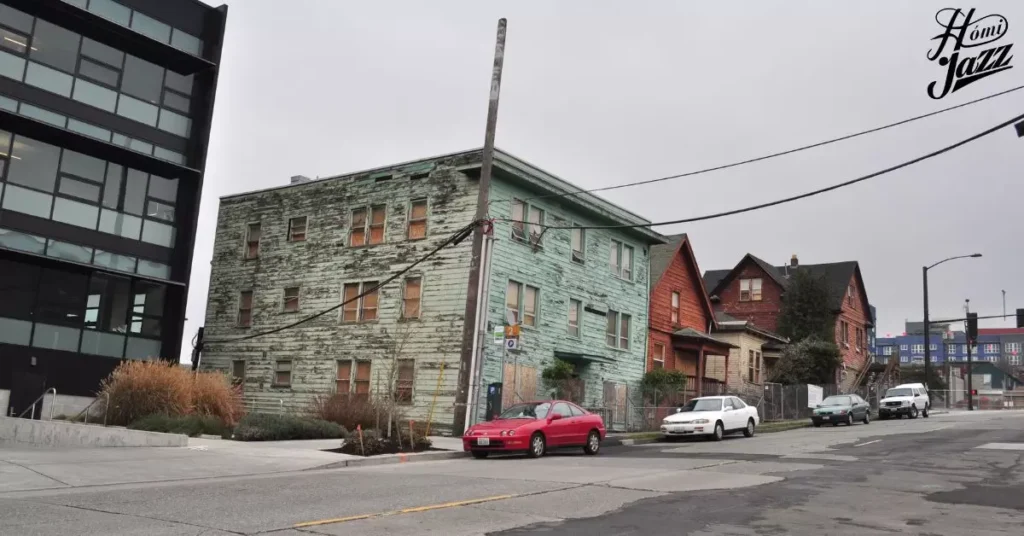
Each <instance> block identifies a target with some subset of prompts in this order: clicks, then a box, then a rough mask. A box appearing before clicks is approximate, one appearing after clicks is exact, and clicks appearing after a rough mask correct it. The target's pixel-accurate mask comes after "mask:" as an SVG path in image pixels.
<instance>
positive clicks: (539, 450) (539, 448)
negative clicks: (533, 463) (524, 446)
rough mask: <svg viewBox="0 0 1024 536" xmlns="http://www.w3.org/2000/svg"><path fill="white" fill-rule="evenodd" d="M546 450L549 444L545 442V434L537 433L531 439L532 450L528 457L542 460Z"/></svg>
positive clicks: (527, 452)
mask: <svg viewBox="0 0 1024 536" xmlns="http://www.w3.org/2000/svg"><path fill="white" fill-rule="evenodd" d="M546 448H547V444H546V443H545V442H544V434H542V433H540V432H537V433H535V434H533V437H531V438H530V450H528V451H526V455H527V456H529V457H531V458H540V457H541V456H543V455H544V450H545V449H546Z"/></svg>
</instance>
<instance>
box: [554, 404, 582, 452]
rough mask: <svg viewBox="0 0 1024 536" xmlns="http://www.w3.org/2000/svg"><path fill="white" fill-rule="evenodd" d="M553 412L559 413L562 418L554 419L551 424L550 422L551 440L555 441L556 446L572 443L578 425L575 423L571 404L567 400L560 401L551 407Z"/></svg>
mask: <svg viewBox="0 0 1024 536" xmlns="http://www.w3.org/2000/svg"><path fill="white" fill-rule="evenodd" d="M551 413H552V414H555V413H558V414H560V415H561V416H562V418H561V419H557V420H553V421H551V424H548V436H549V437H550V438H551V441H550V442H551V443H554V445H555V446H563V445H571V444H572V441H573V432H574V430H575V428H576V426H575V424H574V423H573V417H572V411H571V410H570V409H569V405H568V404H566V403H565V402H559V403H557V404H555V406H554V407H553V408H551Z"/></svg>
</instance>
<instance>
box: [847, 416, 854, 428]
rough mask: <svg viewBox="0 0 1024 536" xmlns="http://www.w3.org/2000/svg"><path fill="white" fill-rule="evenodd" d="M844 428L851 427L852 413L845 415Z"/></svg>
mask: <svg viewBox="0 0 1024 536" xmlns="http://www.w3.org/2000/svg"><path fill="white" fill-rule="evenodd" d="M846 426H853V413H847V414H846Z"/></svg>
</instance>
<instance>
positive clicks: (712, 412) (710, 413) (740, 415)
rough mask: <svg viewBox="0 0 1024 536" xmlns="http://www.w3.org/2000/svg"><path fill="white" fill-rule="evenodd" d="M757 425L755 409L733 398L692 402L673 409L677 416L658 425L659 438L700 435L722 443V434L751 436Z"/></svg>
mask: <svg viewBox="0 0 1024 536" xmlns="http://www.w3.org/2000/svg"><path fill="white" fill-rule="evenodd" d="M758 423H760V419H759V417H758V416H757V409H756V408H754V407H753V406H748V405H746V404H745V403H744V402H743V401H742V400H740V399H739V398H736V397H734V396H705V397H701V398H694V399H693V400H691V401H689V402H688V403H686V404H684V405H682V406H680V407H678V408H676V413H673V414H671V415H669V416H668V417H665V420H663V421H662V422H661V434H662V435H663V436H665V438H666V439H668V438H671V437H681V436H692V435H703V436H708V438H709V439H712V440H714V441H721V440H722V437H724V436H725V434H731V433H733V432H743V435H744V436H746V437H751V436H753V435H754V429H755V428H756V427H757V425H758Z"/></svg>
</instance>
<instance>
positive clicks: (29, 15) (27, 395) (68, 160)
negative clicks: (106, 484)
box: [0, 0, 227, 415]
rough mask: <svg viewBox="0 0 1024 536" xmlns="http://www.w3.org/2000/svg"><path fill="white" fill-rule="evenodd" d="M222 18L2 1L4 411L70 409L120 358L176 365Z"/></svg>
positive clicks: (0, 348) (217, 12) (83, 3)
mask: <svg viewBox="0 0 1024 536" xmlns="http://www.w3.org/2000/svg"><path fill="white" fill-rule="evenodd" d="M226 15H227V8H226V7H225V6H222V7H219V8H211V7H209V6H206V5H204V4H201V3H199V2H194V1H191V0H159V1H158V0H117V1H112V0H111V1H108V0H103V1H100V0H75V1H66V2H65V1H59V0H2V1H0V34H2V41H0V179H2V180H0V195H2V198H0V273H2V274H4V277H3V278H2V279H0V295H3V296H4V298H3V300H0V391H2V392H6V393H7V395H6V396H7V398H8V400H9V404H5V406H6V407H3V408H0V409H2V410H4V413H5V414H8V415H10V414H15V415H18V414H21V413H23V412H26V410H28V409H29V408H30V407H31V404H32V401H33V400H35V399H36V398H37V397H39V395H41V394H42V393H43V392H44V391H45V390H47V389H50V388H52V389H55V390H56V391H57V393H58V394H59V395H60V397H59V399H60V401H61V402H60V403H59V404H58V405H60V406H62V408H63V411H61V412H68V413H70V412H73V410H74V409H79V407H80V406H84V405H85V404H87V403H88V400H90V398H89V397H91V396H93V395H94V394H95V392H96V391H97V390H98V389H99V386H100V382H101V380H102V379H103V378H105V377H106V376H107V375H108V374H109V373H110V372H111V371H112V370H113V369H114V368H115V367H116V366H117V365H118V364H119V363H120V362H121V361H123V360H125V359H158V358H166V359H168V360H171V361H175V362H176V361H177V360H178V355H179V353H180V344H181V340H182V336H183V333H182V329H183V324H184V316H185V305H186V303H185V302H186V298H187V295H188V283H189V276H190V271H191V262H192V249H193V244H194V241H195V240H194V238H195V232H196V221H197V215H198V214H197V213H198V209H199V202H200V192H201V191H202V183H203V171H204V169H205V165H206V157H207V142H208V139H209V130H210V123H211V119H212V114H213V105H214V94H215V91H216V85H217V73H218V71H219V65H218V64H219V61H220V54H221V44H222V40H223V35H224V25H225V21H226ZM0 394H2V393H0ZM76 401H77V403H76Z"/></svg>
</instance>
